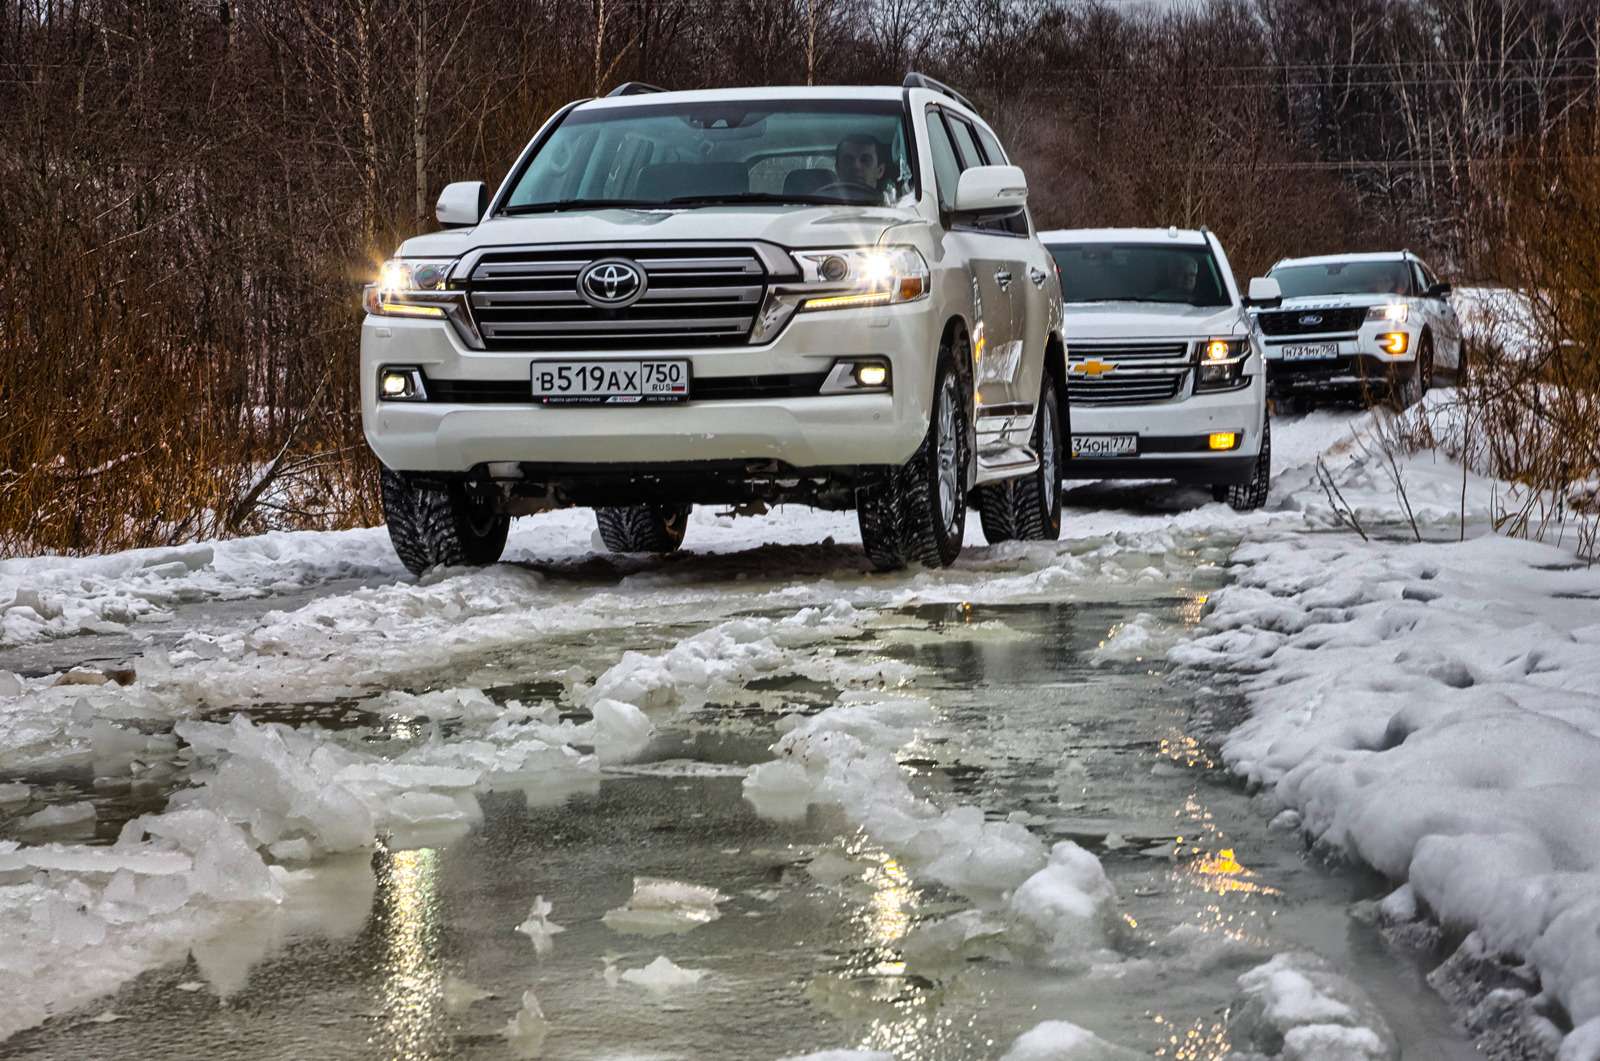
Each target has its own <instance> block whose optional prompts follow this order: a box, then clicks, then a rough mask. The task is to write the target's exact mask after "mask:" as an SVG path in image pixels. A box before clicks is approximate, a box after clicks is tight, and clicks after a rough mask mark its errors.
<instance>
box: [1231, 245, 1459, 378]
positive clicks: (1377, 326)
mask: <svg viewBox="0 0 1600 1061" xmlns="http://www.w3.org/2000/svg"><path fill="white" fill-rule="evenodd" d="M1267 275H1268V276H1270V277H1272V278H1273V279H1274V280H1277V281H1278V286H1279V288H1280V289H1281V291H1282V292H1283V304H1282V306H1281V307H1279V308H1278V309H1276V310H1272V311H1270V312H1262V313H1259V314H1258V318H1259V321H1260V325H1261V331H1262V332H1263V333H1264V334H1265V336H1266V343H1267V382H1268V388H1269V390H1270V392H1271V394H1272V396H1273V397H1274V398H1276V399H1278V400H1279V401H1280V402H1282V403H1283V404H1284V405H1294V406H1300V407H1304V406H1306V405H1308V404H1310V402H1312V401H1314V400H1316V399H1318V398H1324V399H1333V400H1340V399H1345V400H1348V399H1352V398H1354V399H1358V400H1363V401H1366V402H1367V403H1369V404H1370V403H1371V402H1372V401H1373V400H1374V399H1387V400H1389V401H1391V402H1393V403H1394V404H1396V405H1400V406H1406V405H1412V404H1415V403H1416V402H1418V401H1420V400H1421V398H1422V396H1423V395H1424V394H1426V393H1427V391H1428V388H1429V387H1431V386H1433V374H1434V369H1435V368H1438V367H1443V368H1446V369H1448V370H1450V371H1452V372H1455V371H1459V369H1460V366H1461V323H1460V322H1459V321H1458V320H1457V319H1456V312H1455V310H1454V309H1453V308H1451V306H1450V285H1449V284H1446V283H1441V282H1440V281H1439V279H1438V277H1436V276H1434V274H1433V270H1432V269H1429V268H1428V266H1427V265H1426V264H1425V263H1424V262H1423V261H1422V259H1420V258H1418V257H1417V256H1416V255H1414V254H1412V253H1411V252H1410V251H1389V252H1387V253H1380V254H1335V255H1328V256H1325V257H1320V258H1285V259H1284V260H1283V261H1280V262H1279V263H1278V264H1277V265H1274V266H1273V267H1272V270H1271V271H1270V272H1268V273H1267Z"/></svg>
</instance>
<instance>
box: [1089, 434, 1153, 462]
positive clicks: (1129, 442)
mask: <svg viewBox="0 0 1600 1061" xmlns="http://www.w3.org/2000/svg"><path fill="white" fill-rule="evenodd" d="M1138 455H1139V436H1138V435H1073V436H1072V456H1073V458H1074V459H1076V458H1079V457H1137V456H1138Z"/></svg>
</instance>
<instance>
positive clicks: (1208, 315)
mask: <svg viewBox="0 0 1600 1061" xmlns="http://www.w3.org/2000/svg"><path fill="white" fill-rule="evenodd" d="M1246 330H1247V325H1246V324H1245V321H1244V315H1243V314H1242V313H1240V312H1239V310H1238V309H1236V308H1234V307H1233V306H1187V305H1181V304H1178V303H1172V304H1163V303H1156V302H1070V303H1068V304H1067V306H1066V332H1067V342H1068V343H1069V344H1070V343H1071V342H1072V341H1073V340H1074V339H1078V340H1090V339H1204V338H1211V337H1216V336H1229V335H1243V334H1244V333H1245V331H1246Z"/></svg>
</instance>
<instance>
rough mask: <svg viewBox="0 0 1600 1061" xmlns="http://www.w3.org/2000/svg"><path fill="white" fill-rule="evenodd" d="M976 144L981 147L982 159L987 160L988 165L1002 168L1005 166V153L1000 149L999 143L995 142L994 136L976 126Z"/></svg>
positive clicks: (981, 127)
mask: <svg viewBox="0 0 1600 1061" xmlns="http://www.w3.org/2000/svg"><path fill="white" fill-rule="evenodd" d="M978 143H979V144H980V145H982V147H983V154H984V157H985V158H987V159H988V160H989V165H991V166H1004V165H1006V164H1007V162H1006V153H1005V152H1004V151H1002V150H1001V149H1000V141H998V140H996V139H995V138H994V134H993V133H991V132H990V131H989V130H987V129H985V128H984V127H983V126H981V125H980V126H978Z"/></svg>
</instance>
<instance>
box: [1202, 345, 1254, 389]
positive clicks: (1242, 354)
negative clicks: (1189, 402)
mask: <svg viewBox="0 0 1600 1061" xmlns="http://www.w3.org/2000/svg"><path fill="white" fill-rule="evenodd" d="M1249 357H1250V340H1249V339H1202V340H1201V341H1200V342H1198V343H1196V344H1195V361H1196V362H1198V366H1197V368H1196V369H1195V378H1194V391H1195V393H1196V394H1204V393H1206V392H1207V391H1227V390H1236V389H1238V388H1239V387H1243V386H1244V385H1245V383H1246V380H1245V378H1244V363H1245V361H1247V360H1248V359H1249Z"/></svg>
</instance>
